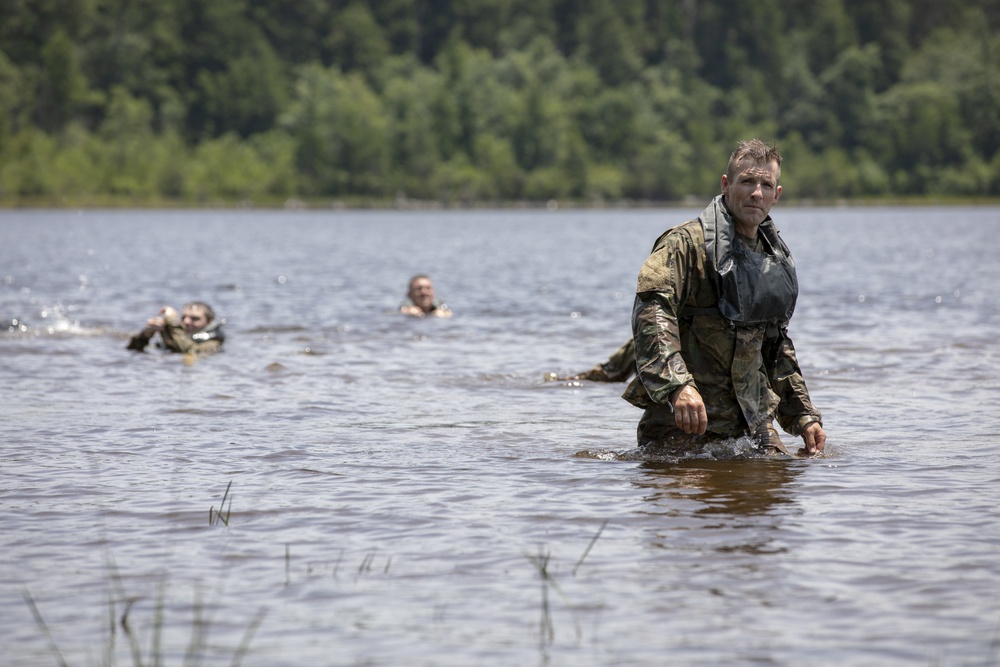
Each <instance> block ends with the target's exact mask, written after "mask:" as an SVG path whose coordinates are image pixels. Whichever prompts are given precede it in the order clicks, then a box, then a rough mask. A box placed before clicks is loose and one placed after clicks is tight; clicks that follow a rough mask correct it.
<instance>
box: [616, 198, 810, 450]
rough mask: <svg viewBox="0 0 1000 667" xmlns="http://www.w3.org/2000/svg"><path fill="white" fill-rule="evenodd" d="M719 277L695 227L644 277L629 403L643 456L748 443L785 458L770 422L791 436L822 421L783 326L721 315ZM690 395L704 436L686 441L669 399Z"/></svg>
mask: <svg viewBox="0 0 1000 667" xmlns="http://www.w3.org/2000/svg"><path fill="white" fill-rule="evenodd" d="M716 201H719V200H718V199H717V200H716ZM714 203H715V202H713V204H714ZM706 212H707V210H706ZM703 215H704V214H703ZM766 226H770V229H771V230H773V232H774V237H776V230H774V228H773V222H771V219H770V217H768V218H767V219H766V220H765V221H764V222H763V223H761V229H760V230H758V239H760V238H762V231H763V230H764V229H765V227H766ZM758 245H760V241H759V240H758ZM751 250H755V251H756V252H763V251H762V250H759V249H756V248H751ZM713 271H714V270H713V269H712V267H711V265H710V264H709V263H708V259H707V254H706V248H705V232H704V228H703V227H702V225H701V223H700V222H699V221H698V220H692V221H690V222H686V223H684V224H682V225H679V226H677V227H674V228H673V229H670V230H668V231H667V232H665V233H664V234H663V235H662V236H661V237H660V238H659V239H658V240H657V242H656V244H655V246H654V247H653V252H652V253H651V254H650V256H649V258H648V259H647V260H646V262H645V264H644V265H643V267H642V269H641V270H640V272H639V278H638V285H637V288H636V299H635V305H634V307H633V312H632V326H633V333H634V340H635V346H636V353H635V354H636V366H637V368H638V375H637V376H636V378H635V379H633V380H632V382H631V383H630V384H629V386H628V388H627V389H626V390H625V393H624V394H623V398H625V400H627V401H628V402H629V403H632V404H633V405H635V406H637V407H640V408H643V409H644V410H645V412H644V414H643V416H642V419H641V420H640V422H639V426H638V434H637V435H638V441H639V445H640V446H648V445H654V444H684V445H688V444H697V443H698V442H705V441H708V440H711V439H719V438H726V437H735V436H740V435H744V434H750V435H753V436H755V437H756V438H757V439H758V440H759V441H767V442H769V444H772V445H774V446H776V447H779V448H780V440H779V439H778V437H777V432H776V431H774V429H773V428H772V427H771V420H772V419H773V418H777V420H778V423H779V424H780V425H781V427H782V428H783V429H784V430H785V431H787V432H788V433H791V434H792V435H799V434H800V433H801V432H802V430H803V428H804V427H805V426H806V425H807V424H809V423H811V422H821V421H822V417H821V415H820V412H819V410H817V409H816V408H815V407H814V406H813V404H812V402H811V401H810V399H809V392H808V391H807V389H806V385H805V381H804V380H803V378H802V371H801V370H800V369H799V365H798V362H797V361H796V358H795V349H794V347H793V346H792V341H791V339H790V338H788V336H787V326H788V322H787V320H786V321H783V322H780V323H777V324H768V323H763V324H748V325H739V326H736V325H734V324H733V323H732V322H730V321H729V320H727V319H725V318H724V317H722V315H721V313H719V311H718V307H717V304H718V302H719V295H718V294H717V290H716V286H715V281H714V278H715V276H714V275H713ZM684 385H691V386H693V387H694V388H696V389H697V390H698V392H699V393H700V394H701V397H702V400H703V401H704V403H705V409H706V411H707V413H708V430H707V432H706V434H705V436H691V435H687V434H685V433H684V432H683V431H681V430H680V429H679V428H678V427H677V425H676V423H675V421H674V415H673V406H672V405H671V403H670V399H671V398H672V397H673V396H674V394H675V392H677V391H678V390H679V389H680V388H681V387H683V386H684Z"/></svg>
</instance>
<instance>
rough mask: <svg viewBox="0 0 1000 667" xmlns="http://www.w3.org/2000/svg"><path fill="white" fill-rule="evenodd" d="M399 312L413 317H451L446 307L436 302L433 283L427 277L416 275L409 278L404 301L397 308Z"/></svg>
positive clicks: (449, 310)
mask: <svg viewBox="0 0 1000 667" xmlns="http://www.w3.org/2000/svg"><path fill="white" fill-rule="evenodd" d="M399 312H401V313H403V314H404V315H412V316H413V317H451V316H452V312H451V309H450V308H448V305H447V304H445V303H442V302H440V301H438V300H437V297H436V296H435V295H434V283H432V282H431V279H430V278H429V277H428V276H425V275H423V274H418V275H415V276H413V277H412V278H410V286H409V289H408V290H407V292H406V300H405V301H403V304H402V305H401V306H400V307H399Z"/></svg>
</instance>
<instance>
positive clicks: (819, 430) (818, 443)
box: [802, 422, 826, 456]
mask: <svg viewBox="0 0 1000 667" xmlns="http://www.w3.org/2000/svg"><path fill="white" fill-rule="evenodd" d="M802 440H803V442H805V444H806V446H805V448H804V449H805V454H806V455H808V456H812V455H814V454H821V453H822V452H823V447H825V446H826V432H825V431H824V430H823V427H822V426H821V425H820V423H819V422H812V423H810V424H806V427H805V428H804V429H802Z"/></svg>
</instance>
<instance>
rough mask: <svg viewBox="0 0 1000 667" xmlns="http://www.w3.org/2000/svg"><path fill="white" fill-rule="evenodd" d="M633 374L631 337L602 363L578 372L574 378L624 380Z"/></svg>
mask: <svg viewBox="0 0 1000 667" xmlns="http://www.w3.org/2000/svg"><path fill="white" fill-rule="evenodd" d="M634 374H635V341H634V340H632V339H631V338H629V339H628V341H627V342H626V343H625V344H624V345H622V346H621V347H620V348H618V349H617V350H615V352H614V354H612V355H611V357H610V358H608V360H607V361H605V362H604V363H603V364H597V365H596V366H594V367H593V368H591V369H590V370H589V371H587V372H585V373H580V374H579V375H577V376H575V378H574V379H578V380H591V381H592V382H625V381H626V380H628V379H629V378H630V377H632V376H633V375H634Z"/></svg>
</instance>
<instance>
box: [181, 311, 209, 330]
mask: <svg viewBox="0 0 1000 667" xmlns="http://www.w3.org/2000/svg"><path fill="white" fill-rule="evenodd" d="M181 324H182V325H184V331H186V332H188V333H189V334H196V333H198V332H199V331H201V330H202V329H204V328H205V327H207V326H208V317H207V315H206V314H205V309H204V308H202V307H201V306H185V307H184V310H183V311H182V312H181Z"/></svg>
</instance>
